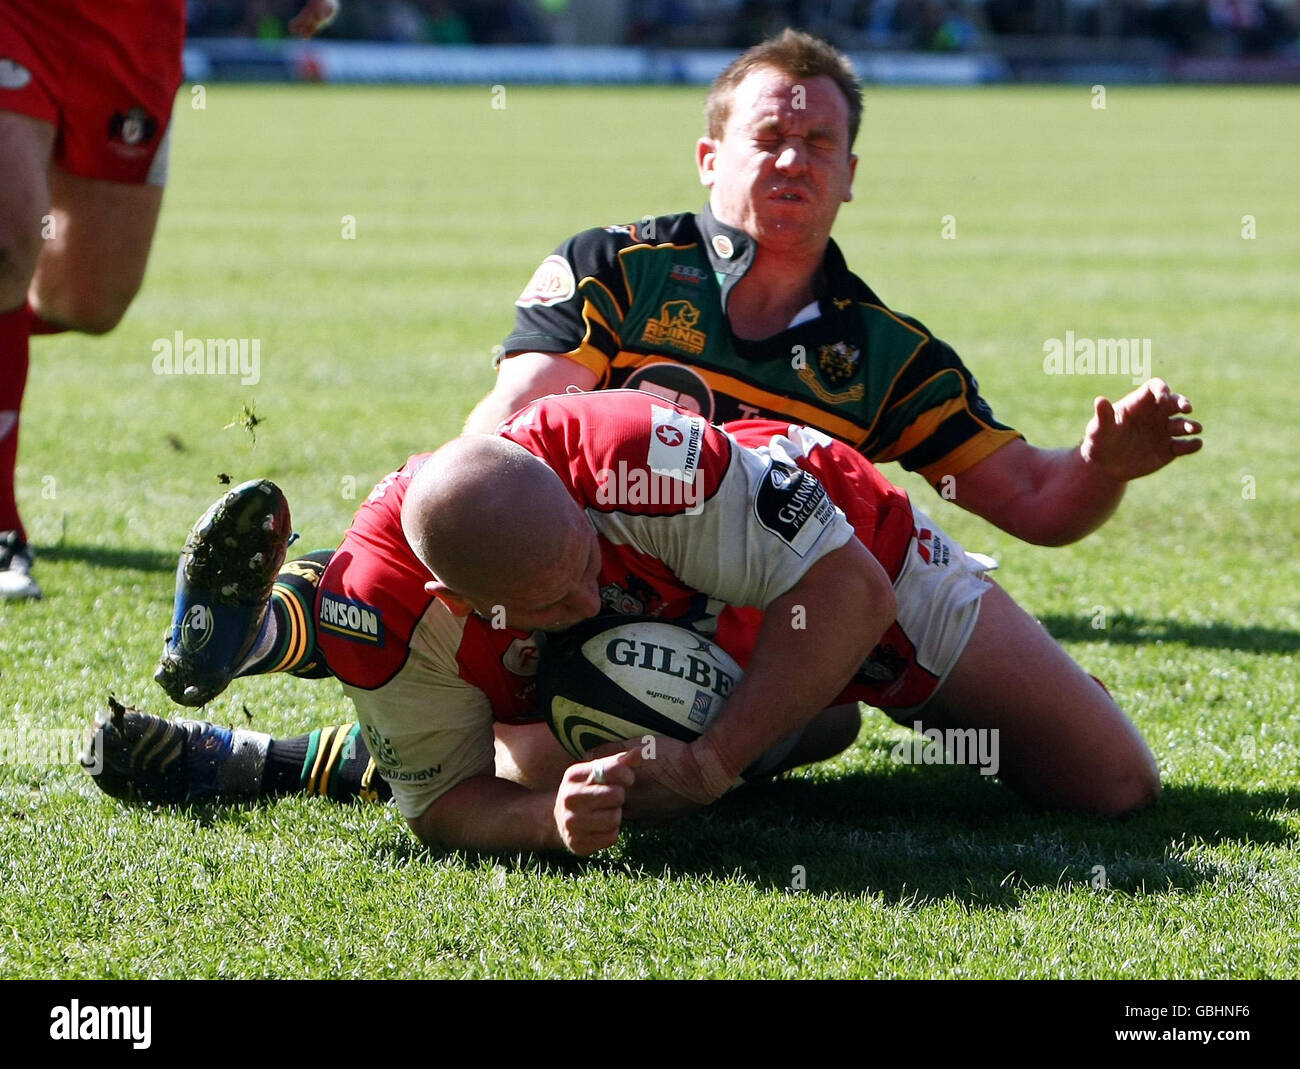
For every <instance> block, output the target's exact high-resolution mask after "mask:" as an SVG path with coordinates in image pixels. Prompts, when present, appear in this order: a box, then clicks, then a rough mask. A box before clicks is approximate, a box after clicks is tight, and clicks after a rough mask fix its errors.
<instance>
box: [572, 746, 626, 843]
mask: <svg viewBox="0 0 1300 1069" xmlns="http://www.w3.org/2000/svg"><path fill="white" fill-rule="evenodd" d="M642 760H643V758H642V756H641V751H640V749H635V750H626V751H620V752H619V753H616V754H614V755H613V756H612V757H599V758H597V759H596V760H594V761H580V762H579V763H578V764H576V765H570V766H569V768H568V770H567V771H566V772H565V773H564V779H563V780H562V781H561V783H560V789H559V791H558V792H557V793H556V795H555V826H556V828H557V829H558V830H559V833H560V838H561V839H563V840H564V845H565V847H566V848H567V849H568V850H569V852H570V853H573V854H577V855H578V856H579V857H586V856H587V855H588V854H594V853H596V851H598V850H604V849H605V847H607V846H613V845H614V844H615V843H616V842H617V841H618V831H619V828H620V827H621V826H622V824H623V802H624V799H625V797H626V792H627V789H628V788H629V787H631V786H632V784H633V783H635V782H636V772H635V769H637V768H639V767H640V766H641V762H642Z"/></svg>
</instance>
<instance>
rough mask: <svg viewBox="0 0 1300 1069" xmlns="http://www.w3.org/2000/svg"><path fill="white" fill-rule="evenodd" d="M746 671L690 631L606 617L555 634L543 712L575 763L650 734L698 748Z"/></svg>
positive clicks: (542, 676) (542, 668) (543, 676)
mask: <svg viewBox="0 0 1300 1069" xmlns="http://www.w3.org/2000/svg"><path fill="white" fill-rule="evenodd" d="M740 677H741V670H740V666H739V665H737V664H736V662H735V661H734V660H733V659H732V657H731V655H730V654H729V653H727V651H726V650H724V649H723V648H722V647H721V646H719V645H718V644H717V643H715V642H712V641H710V640H709V639H708V638H706V637H704V636H703V635H701V634H698V633H697V632H695V631H692V630H691V629H690V628H689V627H681V626H679V625H677V624H671V623H667V622H666V621H664V620H659V619H655V618H653V617H629V616H599V617H596V618H594V619H592V620H587V621H585V622H583V623H581V624H579V625H578V626H577V627H573V628H570V629H569V630H567V631H564V632H561V633H559V634H554V635H548V636H547V640H546V646H545V648H544V649H543V650H542V656H541V663H540V664H539V666H538V672H537V699H538V706H539V708H540V710H541V712H542V715H543V716H544V717H545V718H546V722H547V723H548V724H549V725H550V728H551V730H552V731H553V732H554V733H555V737H556V738H557V739H559V740H560V744H561V745H562V746H563V747H564V748H565V749H566V750H567V751H568V752H569V753H570V754H572V755H573V756H574V757H579V758H580V757H582V756H583V754H585V753H586V752H587V751H588V750H590V749H591V748H592V747H594V746H599V745H601V744H602V743H607V742H619V741H622V740H623V739H639V738H641V737H642V736H643V735H661V736H666V737H668V738H673V739H679V740H681V741H682V742H690V741H691V740H693V739H695V738H696V737H697V736H698V735H699V734H700V733H701V732H703V731H704V730H705V729H706V728H707V727H708V726H709V725H710V724H711V723H712V722H713V721H714V719H715V718H716V717H717V715H718V713H719V712H720V711H721V709H722V707H723V705H724V704H725V703H726V700H727V698H728V696H729V695H730V694H731V692H732V691H733V690H734V689H735V687H736V684H737V683H738V682H739V681H740Z"/></svg>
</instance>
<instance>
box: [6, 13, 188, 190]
mask: <svg viewBox="0 0 1300 1069" xmlns="http://www.w3.org/2000/svg"><path fill="white" fill-rule="evenodd" d="M184 44H185V3H184V0H0V110H3V111H13V112H17V113H19V114H21V115H30V116H31V117H32V118H34V119H40V120H42V121H44V122H48V123H50V124H51V125H52V126H54V127H55V129H56V130H57V131H58V134H57V138H56V140H55V144H54V162H55V163H56V164H57V165H58V166H59V167H60V168H61V169H62V170H64V171H67V172H68V173H69V174H74V175H78V176H79V177H82V178H104V179H108V180H110V181H114V182H131V183H133V184H136V185H139V184H142V183H145V182H149V183H151V184H154V185H162V184H163V182H164V181H165V180H166V147H165V146H166V137H167V129H168V124H169V123H170V121H171V113H172V102H173V100H174V99H175V97H176V90H177V88H178V87H179V86H180V84H181V74H182V65H181V52H182V49H183V47H184Z"/></svg>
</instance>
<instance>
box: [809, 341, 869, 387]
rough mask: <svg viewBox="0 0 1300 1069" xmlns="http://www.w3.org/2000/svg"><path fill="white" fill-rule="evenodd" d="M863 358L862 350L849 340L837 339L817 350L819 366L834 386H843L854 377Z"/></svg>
mask: <svg viewBox="0 0 1300 1069" xmlns="http://www.w3.org/2000/svg"><path fill="white" fill-rule="evenodd" d="M861 359H862V350H860V349H857V348H855V347H854V346H852V345H850V344H849V343H848V342H843V341H837V342H835V343H834V344H832V345H823V346H822V347H821V348H820V349H818V350H817V366H818V367H819V368H821V373H822V375H824V376H825V378H826V381H827V382H829V383H830V384H831V385H832V386H842V385H844V383H846V382H848V381H849V379H851V378H853V373H854V372H855V371H857V370H858V362H859V361H860V360H861Z"/></svg>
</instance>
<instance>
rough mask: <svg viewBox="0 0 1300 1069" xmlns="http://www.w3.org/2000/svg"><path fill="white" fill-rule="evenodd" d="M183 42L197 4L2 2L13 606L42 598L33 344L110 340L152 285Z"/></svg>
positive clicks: (325, 5) (1, 362)
mask: <svg viewBox="0 0 1300 1069" xmlns="http://www.w3.org/2000/svg"><path fill="white" fill-rule="evenodd" d="M337 8H338V4H337V3H336V0H311V2H309V3H307V4H306V5H305V6H304V8H303V9H302V11H301V12H299V14H298V15H297V16H296V17H295V18H294V20H293V21H292V23H291V24H290V29H291V30H292V31H293V32H295V33H298V34H300V35H301V36H310V35H311V34H313V33H315V32H316V31H317V30H319V29H321V28H322V27H323V26H325V25H327V24H328V23H329V21H330V20H331V19H332V18H333V17H334V14H335V13H336V12H337ZM184 41H185V2H184V0H114V2H113V3H103V2H97V0H0V598H34V597H40V593H41V591H40V587H39V586H38V585H37V583H36V581H35V580H34V579H33V578H32V576H31V565H32V552H31V547H30V546H29V545H28V542H27V533H26V531H25V529H24V527H23V522H22V519H21V517H20V516H19V513H18V504H17V500H16V498H15V495H14V470H15V466H16V463H17V455H18V419H19V413H20V410H21V407H22V399H23V393H24V390H25V388H26V384H27V366H28V351H29V344H28V343H29V339H30V337H31V335H33V334H46V333H57V332H59V331H64V330H78V331H84V332H85V333H88V334H104V333H106V332H107V331H110V330H112V329H113V328H114V327H115V326H116V325H117V323H118V322H119V321H120V320H121V318H122V316H123V315H124V314H125V313H126V309H127V307H128V306H129V305H130V303H131V301H132V299H133V298H134V297H135V294H136V291H137V290H138V289H139V288H140V283H141V281H142V279H143V278H144V270H145V263H146V261H147V260H148V258H149V247H150V245H151V243H152V241H153V234H154V227H155V226H156V224H157V222H158V212H159V209H160V208H161V206H162V195H163V185H164V184H165V182H166V180H167V152H168V139H169V134H170V129H171V112H172V101H173V99H174V98H175V96H176V90H177V88H178V87H179V85H180V83H181V74H182V71H181V50H182V46H183V45H184Z"/></svg>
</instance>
